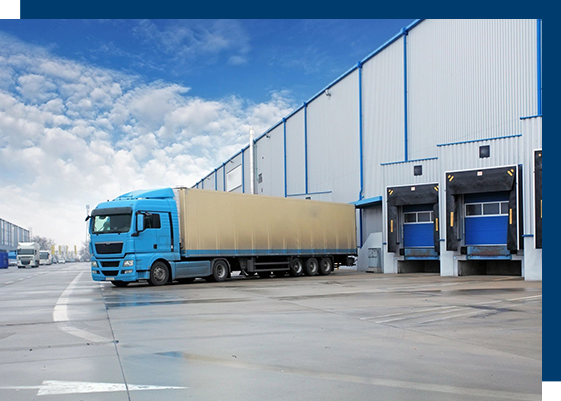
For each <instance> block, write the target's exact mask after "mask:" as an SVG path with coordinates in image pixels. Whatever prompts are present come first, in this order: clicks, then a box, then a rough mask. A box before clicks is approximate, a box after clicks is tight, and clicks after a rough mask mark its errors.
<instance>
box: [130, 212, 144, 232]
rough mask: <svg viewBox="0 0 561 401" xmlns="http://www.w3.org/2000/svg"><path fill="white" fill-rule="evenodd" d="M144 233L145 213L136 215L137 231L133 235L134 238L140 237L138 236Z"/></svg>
mask: <svg viewBox="0 0 561 401" xmlns="http://www.w3.org/2000/svg"><path fill="white" fill-rule="evenodd" d="M142 231H144V213H137V214H136V231H135V232H134V233H133V234H132V236H133V237H138V234H139V233H141V232H142Z"/></svg>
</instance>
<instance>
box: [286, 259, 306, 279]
mask: <svg viewBox="0 0 561 401" xmlns="http://www.w3.org/2000/svg"><path fill="white" fill-rule="evenodd" d="M289 273H290V275H291V276H292V277H298V276H301V275H302V274H304V262H302V259H300V258H294V259H292V261H291V262H290V271H289Z"/></svg>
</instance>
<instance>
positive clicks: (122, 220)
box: [92, 213, 132, 234]
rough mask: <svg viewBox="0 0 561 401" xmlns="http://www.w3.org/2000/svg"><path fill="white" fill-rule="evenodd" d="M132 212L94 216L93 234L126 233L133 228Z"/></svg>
mask: <svg viewBox="0 0 561 401" xmlns="http://www.w3.org/2000/svg"><path fill="white" fill-rule="evenodd" d="M131 218H132V213H125V214H108V215H106V216H103V215H98V216H94V217H93V229H92V233H93V234H109V233H126V232H128V231H129V230H130V228H131Z"/></svg>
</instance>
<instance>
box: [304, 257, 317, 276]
mask: <svg viewBox="0 0 561 401" xmlns="http://www.w3.org/2000/svg"><path fill="white" fill-rule="evenodd" d="M318 270H319V263H318V260H317V259H316V258H308V259H307V260H306V267H305V268H304V274H305V275H306V276H315V275H316V274H318Z"/></svg>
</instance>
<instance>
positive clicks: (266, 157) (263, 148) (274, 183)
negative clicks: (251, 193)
mask: <svg viewBox="0 0 561 401" xmlns="http://www.w3.org/2000/svg"><path fill="white" fill-rule="evenodd" d="M255 145H256V146H255V154H256V177H255V178H256V180H257V184H256V185H257V186H256V188H257V193H258V194H260V195H271V196H284V128H283V125H282V124H281V125H279V126H277V127H275V128H274V129H273V130H271V131H269V132H268V133H267V134H265V135H263V136H262V137H261V138H260V139H259V140H258V141H257V142H256V144H255ZM259 181H260V182H259Z"/></svg>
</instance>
